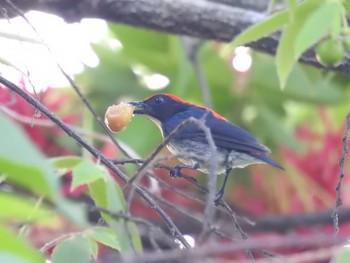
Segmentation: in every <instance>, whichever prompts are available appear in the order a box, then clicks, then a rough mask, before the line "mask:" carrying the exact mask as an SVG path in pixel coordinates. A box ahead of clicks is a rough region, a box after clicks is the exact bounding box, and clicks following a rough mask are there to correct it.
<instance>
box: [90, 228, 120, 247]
mask: <svg viewBox="0 0 350 263" xmlns="http://www.w3.org/2000/svg"><path fill="white" fill-rule="evenodd" d="M85 234H86V235H87V236H88V237H90V238H92V239H94V240H95V241H97V242H99V243H101V244H103V245H105V246H108V247H111V248H113V249H115V250H120V249H121V245H120V243H119V242H118V240H117V238H116V233H115V232H114V231H113V230H112V229H110V228H106V227H94V228H91V229H89V230H87V231H85Z"/></svg>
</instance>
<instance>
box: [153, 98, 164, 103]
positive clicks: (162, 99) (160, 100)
mask: <svg viewBox="0 0 350 263" xmlns="http://www.w3.org/2000/svg"><path fill="white" fill-rule="evenodd" d="M155 101H156V103H158V104H159V103H162V102H163V101H164V98H162V97H156V98H155Z"/></svg>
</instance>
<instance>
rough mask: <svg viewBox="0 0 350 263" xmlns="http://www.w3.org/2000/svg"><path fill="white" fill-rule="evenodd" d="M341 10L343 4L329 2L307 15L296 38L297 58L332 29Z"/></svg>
mask: <svg viewBox="0 0 350 263" xmlns="http://www.w3.org/2000/svg"><path fill="white" fill-rule="evenodd" d="M340 12H341V5H340V4H339V3H338V2H327V3H324V4H322V5H320V6H319V7H318V8H317V9H316V10H315V11H314V12H312V13H311V14H309V15H308V16H307V18H306V20H305V21H304V23H303V26H302V28H301V30H300V32H299V34H298V35H297V36H296V39H295V43H294V47H295V52H294V58H295V59H298V58H299V56H300V55H301V54H302V53H303V52H304V51H305V50H306V49H308V48H309V47H311V46H312V45H313V44H315V43H316V42H317V41H318V40H319V39H320V38H321V37H322V36H324V35H325V34H326V33H327V31H329V30H330V28H331V26H332V25H333V23H334V22H333V21H334V20H339V16H340Z"/></svg>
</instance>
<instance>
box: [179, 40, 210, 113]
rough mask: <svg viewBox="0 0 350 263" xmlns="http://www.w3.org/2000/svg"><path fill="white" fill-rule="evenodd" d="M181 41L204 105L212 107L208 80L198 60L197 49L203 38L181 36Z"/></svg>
mask: <svg viewBox="0 0 350 263" xmlns="http://www.w3.org/2000/svg"><path fill="white" fill-rule="evenodd" d="M181 43H182V46H183V48H184V49H185V52H186V55H187V59H188V60H189V61H190V63H191V64H192V67H193V70H194V72H195V74H196V76H197V80H198V85H199V88H200V90H201V93H202V98H203V102H204V105H205V106H206V107H208V108H212V103H211V94H210V89H209V85H208V81H207V79H206V77H205V74H204V72H203V69H202V66H201V64H200V62H199V50H200V48H201V46H202V44H203V40H200V39H197V38H193V37H185V36H184V37H182V38H181Z"/></svg>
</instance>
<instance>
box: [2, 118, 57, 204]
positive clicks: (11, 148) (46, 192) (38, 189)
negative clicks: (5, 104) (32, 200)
mask: <svg viewBox="0 0 350 263" xmlns="http://www.w3.org/2000/svg"><path fill="white" fill-rule="evenodd" d="M0 127H1V136H0V145H1V147H0V173H2V174H4V175H6V176H7V178H8V179H9V180H11V181H13V182H15V183H17V184H19V185H21V186H23V187H25V188H27V189H30V190H31V191H33V192H35V193H36V194H38V195H43V196H46V197H48V198H51V199H55V198H57V196H58V188H59V187H58V178H57V177H56V175H55V174H54V172H53V169H52V167H51V166H50V165H49V163H48V162H47V160H46V159H45V158H44V156H43V155H42V154H41V153H40V152H39V150H38V149H37V148H36V147H35V145H34V144H33V143H32V142H31V141H30V140H29V139H28V138H27V136H26V135H25V134H24V132H23V131H22V129H21V128H20V127H19V126H17V125H15V124H14V123H12V122H11V121H9V120H8V119H7V118H6V117H5V116H4V115H3V114H0Z"/></svg>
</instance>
